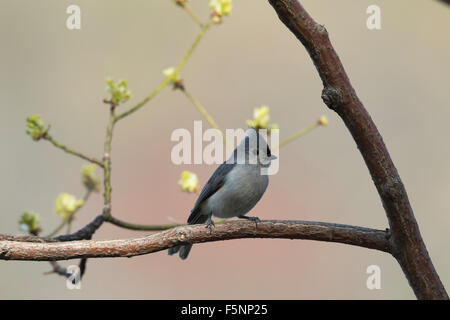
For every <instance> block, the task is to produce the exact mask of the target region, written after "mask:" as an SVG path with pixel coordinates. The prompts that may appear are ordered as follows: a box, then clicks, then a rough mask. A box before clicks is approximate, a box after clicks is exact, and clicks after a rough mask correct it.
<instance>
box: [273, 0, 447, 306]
mask: <svg viewBox="0 0 450 320" xmlns="http://www.w3.org/2000/svg"><path fill="white" fill-rule="evenodd" d="M269 2H270V4H271V5H272V6H273V8H274V9H275V11H276V12H277V14H278V17H279V18H280V20H281V21H282V22H283V23H284V24H285V25H286V27H288V28H289V30H291V32H292V33H293V34H294V35H295V36H296V37H297V38H298V39H299V40H300V42H301V43H302V44H303V46H304V47H305V48H306V50H307V51H308V53H309V55H310V57H311V59H312V60H313V62H314V64H315V66H316V69H317V71H318V73H319V75H320V78H321V79H322V83H323V86H324V88H323V91H322V99H323V101H324V102H325V104H326V105H327V106H328V107H329V108H330V109H331V110H334V111H335V112H336V113H337V114H338V115H339V116H340V117H341V118H342V120H343V121H344V123H345V125H346V126H347V128H348V130H349V131H350V133H351V135H352V136H353V139H354V140H355V142H356V144H357V146H358V148H359V150H360V152H361V154H362V156H363V158H364V161H365V163H366V165H367V168H368V169H369V172H370V174H371V176H372V180H373V182H374V184H375V186H376V188H377V190H378V193H379V195H380V198H381V201H382V203H383V207H384V209H385V211H386V214H387V218H388V221H389V225H390V228H391V234H392V236H391V237H390V243H391V246H392V254H393V256H394V257H395V258H396V259H397V261H398V262H399V264H400V266H401V267H402V269H403V272H404V273H405V275H406V277H407V279H408V281H409V284H410V285H411V287H412V289H413V290H414V293H415V294H416V296H417V298H419V299H448V295H447V292H446V291H445V289H444V286H443V285H442V282H441V281H440V279H439V276H438V274H437V272H436V270H435V268H434V266H433V263H432V262H431V259H430V257H429V255H428V252H427V249H426V247H425V244H424V242H423V240H422V236H421V234H420V231H419V227H418V225H417V222H416V219H415V217H414V213H413V210H412V208H411V205H410V203H409V200H408V195H407V193H406V190H405V187H404V186H403V183H402V180H401V179H400V176H399V174H398V172H397V169H396V168H395V166H394V163H393V162H392V160H391V157H390V155H389V152H388V150H387V148H386V146H385V144H384V142H383V139H382V137H381V135H380V133H379V132H378V129H377V127H376V126H375V123H374V122H373V121H372V119H371V117H370V115H369V113H368V112H367V111H366V109H365V108H364V106H363V104H362V103H361V101H360V100H359V98H358V96H357V95H356V92H355V90H354V89H353V87H352V85H351V83H350V80H349V78H348V76H347V74H346V72H345V70H344V67H343V65H342V63H341V61H340V59H339V57H338V55H337V53H336V51H335V50H334V48H333V46H332V44H331V42H330V40H329V37H328V32H327V30H326V29H325V27H324V26H322V25H320V24H318V23H316V22H315V21H314V20H313V19H312V18H311V16H310V15H309V14H308V13H307V12H306V10H305V9H304V8H303V6H302V5H301V4H300V2H299V1H297V0H269Z"/></svg>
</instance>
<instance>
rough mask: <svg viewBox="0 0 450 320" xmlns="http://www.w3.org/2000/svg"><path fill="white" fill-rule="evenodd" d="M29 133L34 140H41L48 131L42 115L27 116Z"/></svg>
mask: <svg viewBox="0 0 450 320" xmlns="http://www.w3.org/2000/svg"><path fill="white" fill-rule="evenodd" d="M26 132H27V135H29V136H30V137H31V139H33V140H34V141H38V140H40V139H41V138H42V137H43V136H44V135H45V133H46V129H45V127H44V120H42V118H41V116H39V115H37V114H33V115H32V116H31V117H28V118H27V130H26Z"/></svg>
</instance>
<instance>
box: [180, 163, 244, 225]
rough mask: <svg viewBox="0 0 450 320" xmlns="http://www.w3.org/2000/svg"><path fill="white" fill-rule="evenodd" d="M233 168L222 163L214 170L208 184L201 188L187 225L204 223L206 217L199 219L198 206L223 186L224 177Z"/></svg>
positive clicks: (231, 165)
mask: <svg viewBox="0 0 450 320" xmlns="http://www.w3.org/2000/svg"><path fill="white" fill-rule="evenodd" d="M234 166H235V164H229V163H226V162H224V163H222V164H221V165H220V166H219V167H218V168H217V169H216V171H214V173H213V175H212V176H211V178H209V180H208V182H207V183H206V184H205V186H204V187H203V189H202V192H200V195H199V196H198V199H197V201H196V202H195V205H194V209H192V211H191V215H190V216H189V218H188V223H189V224H197V223H202V222H205V221H206V216H205V217H201V212H199V211H200V210H199V209H200V205H201V204H202V203H203V202H204V201H205V200H207V199H208V198H209V197H211V196H212V195H213V194H214V193H215V192H216V191H217V190H219V189H220V188H221V187H222V186H223V184H224V183H225V177H226V175H227V174H228V173H229V172H230V171H231V170H232V169H233V167H234ZM203 220H204V221H203Z"/></svg>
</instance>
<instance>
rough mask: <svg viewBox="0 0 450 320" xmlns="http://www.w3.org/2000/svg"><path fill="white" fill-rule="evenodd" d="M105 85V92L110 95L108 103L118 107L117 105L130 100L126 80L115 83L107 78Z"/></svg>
mask: <svg viewBox="0 0 450 320" xmlns="http://www.w3.org/2000/svg"><path fill="white" fill-rule="evenodd" d="M106 84H107V87H106V91H107V92H109V93H110V94H111V98H110V99H109V100H108V102H109V103H111V104H113V105H118V104H119V103H123V102H126V101H127V100H128V99H130V98H131V92H130V91H129V90H128V81H127V80H119V81H118V82H116V83H115V82H114V80H113V79H112V78H107V79H106Z"/></svg>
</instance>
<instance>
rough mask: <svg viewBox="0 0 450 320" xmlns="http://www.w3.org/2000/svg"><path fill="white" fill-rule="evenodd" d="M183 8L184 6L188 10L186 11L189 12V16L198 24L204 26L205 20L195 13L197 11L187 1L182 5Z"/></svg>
mask: <svg viewBox="0 0 450 320" xmlns="http://www.w3.org/2000/svg"><path fill="white" fill-rule="evenodd" d="M181 6H182V7H183V8H184V10H186V12H187V13H188V14H189V16H190V17H191V18H192V20H194V22H195V23H196V24H198V26H199V27H200V28H201V27H203V22H202V21H201V20H200V19H199V18H198V17H197V15H196V14H195V12H194V11H193V10H192V9H191V7H189V5H188V4H187V3H186V2H184V3H183V4H182V5H181Z"/></svg>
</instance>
